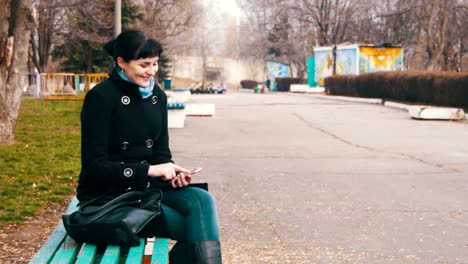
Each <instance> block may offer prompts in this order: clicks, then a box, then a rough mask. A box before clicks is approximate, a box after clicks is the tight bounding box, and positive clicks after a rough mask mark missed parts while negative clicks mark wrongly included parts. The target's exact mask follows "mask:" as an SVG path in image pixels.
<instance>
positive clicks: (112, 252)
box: [101, 245, 120, 264]
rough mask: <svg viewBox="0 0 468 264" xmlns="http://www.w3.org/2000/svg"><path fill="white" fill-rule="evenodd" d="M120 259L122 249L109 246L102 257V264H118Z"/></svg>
mask: <svg viewBox="0 0 468 264" xmlns="http://www.w3.org/2000/svg"><path fill="white" fill-rule="evenodd" d="M119 259H120V247H119V246H115V245H109V246H107V248H106V251H105V252H104V254H103V255H102V259H101V264H117V263H119Z"/></svg>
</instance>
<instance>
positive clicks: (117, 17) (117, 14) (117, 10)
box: [114, 0, 122, 37]
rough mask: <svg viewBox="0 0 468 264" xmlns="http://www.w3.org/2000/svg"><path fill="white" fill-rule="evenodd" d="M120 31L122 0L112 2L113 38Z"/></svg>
mask: <svg viewBox="0 0 468 264" xmlns="http://www.w3.org/2000/svg"><path fill="white" fill-rule="evenodd" d="M121 31H122V0H115V2H114V37H117V36H118V35H119V34H120V32H121Z"/></svg>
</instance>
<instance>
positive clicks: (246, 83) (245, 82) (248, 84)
mask: <svg viewBox="0 0 468 264" xmlns="http://www.w3.org/2000/svg"><path fill="white" fill-rule="evenodd" d="M258 84H259V82H257V81H253V80H242V81H240V85H241V88H248V89H253V88H255V87H257V85H258Z"/></svg>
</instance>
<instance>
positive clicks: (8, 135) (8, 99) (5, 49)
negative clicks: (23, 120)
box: [0, 0, 31, 144]
mask: <svg viewBox="0 0 468 264" xmlns="http://www.w3.org/2000/svg"><path fill="white" fill-rule="evenodd" d="M0 5H1V7H2V8H1V9H0V40H1V42H0V43H1V45H0V144H13V143H14V141H15V127H16V119H17V118H18V113H19V107H20V104H21V87H22V86H23V85H24V82H23V81H24V80H23V78H22V77H21V76H22V75H24V73H25V72H26V64H27V58H28V45H29V36H30V34H29V28H28V20H29V19H30V14H31V2H30V1H27V0H15V1H13V0H11V1H9V0H0Z"/></svg>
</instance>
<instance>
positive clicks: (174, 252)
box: [169, 241, 192, 264]
mask: <svg viewBox="0 0 468 264" xmlns="http://www.w3.org/2000/svg"><path fill="white" fill-rule="evenodd" d="M169 263H171V264H191V263H192V255H191V250H190V247H189V244H188V243H187V242H184V241H177V243H176V244H175V245H174V246H173V247H172V249H171V251H170V252H169Z"/></svg>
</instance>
